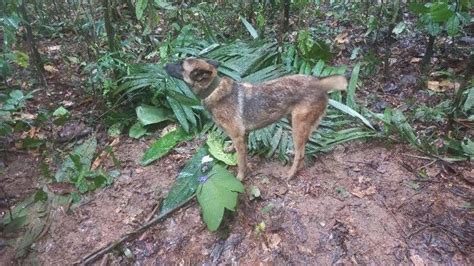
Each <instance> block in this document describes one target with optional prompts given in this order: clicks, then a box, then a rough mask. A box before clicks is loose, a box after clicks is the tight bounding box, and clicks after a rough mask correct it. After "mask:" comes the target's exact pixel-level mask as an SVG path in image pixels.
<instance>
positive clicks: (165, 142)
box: [140, 127, 192, 165]
mask: <svg viewBox="0 0 474 266" xmlns="http://www.w3.org/2000/svg"><path fill="white" fill-rule="evenodd" d="M191 138H192V135H191V134H189V133H187V132H186V131H184V130H183V129H182V128H180V127H178V128H177V129H176V130H173V131H171V132H168V133H167V134H166V135H164V136H163V137H161V138H160V139H159V140H157V141H155V142H154V143H153V144H152V145H151V147H150V148H149V149H148V150H147V151H146V152H145V154H144V155H143V157H142V159H141V160H140V164H141V165H148V164H150V163H152V162H154V161H156V160H158V159H160V158H161V157H163V156H164V155H166V154H168V152H170V151H171V150H172V149H173V147H174V146H176V145H177V144H178V143H181V142H183V141H186V140H189V139H191Z"/></svg>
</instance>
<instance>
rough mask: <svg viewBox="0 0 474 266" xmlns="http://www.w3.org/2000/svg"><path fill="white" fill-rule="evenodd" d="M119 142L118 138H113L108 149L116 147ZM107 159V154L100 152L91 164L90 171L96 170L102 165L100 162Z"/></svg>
mask: <svg viewBox="0 0 474 266" xmlns="http://www.w3.org/2000/svg"><path fill="white" fill-rule="evenodd" d="M119 142H120V137H117V138H115V139H114V140H112V142H111V143H110V144H109V146H110V147H114V146H116V145H117V144H118V143H119ZM108 157H109V153H108V152H107V151H102V152H101V153H100V155H99V156H97V158H96V159H95V160H94V162H93V163H92V166H91V170H92V171H94V170H96V169H97V168H98V167H99V165H100V164H101V163H102V161H104V160H105V159H107V158H108Z"/></svg>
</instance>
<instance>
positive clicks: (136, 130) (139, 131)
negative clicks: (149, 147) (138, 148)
mask: <svg viewBox="0 0 474 266" xmlns="http://www.w3.org/2000/svg"><path fill="white" fill-rule="evenodd" d="M145 134H146V128H145V127H144V126H143V124H142V123H141V122H140V121H137V122H136V123H135V124H133V125H132V126H131V127H130V130H129V131H128V136H129V137H131V138H134V139H139V138H141V137H142V136H143V135H145Z"/></svg>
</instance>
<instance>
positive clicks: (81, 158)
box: [54, 136, 113, 193]
mask: <svg viewBox="0 0 474 266" xmlns="http://www.w3.org/2000/svg"><path fill="white" fill-rule="evenodd" d="M96 148H97V140H96V138H95V137H94V136H93V137H90V138H89V139H87V140H86V141H84V143H83V144H81V145H79V146H77V147H76V148H75V149H74V151H73V152H72V153H70V154H68V155H67V157H66V159H65V160H64V161H63V163H62V165H61V166H60V168H59V169H58V171H57V172H56V174H55V176H54V180H55V181H56V182H70V183H72V184H74V185H75V187H76V188H77V190H78V191H79V192H80V193H86V192H88V191H93V190H95V189H96V188H100V187H104V186H106V185H110V184H111V183H112V182H113V176H112V175H109V174H107V173H105V172H104V171H102V170H92V169H91V167H92V159H93V156H94V154H95V151H96Z"/></svg>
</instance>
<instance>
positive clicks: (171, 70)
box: [165, 63, 184, 80]
mask: <svg viewBox="0 0 474 266" xmlns="http://www.w3.org/2000/svg"><path fill="white" fill-rule="evenodd" d="M165 70H166V73H168V75H170V76H172V77H174V78H177V79H181V80H182V79H183V71H184V69H183V66H182V64H181V63H176V64H166V66H165Z"/></svg>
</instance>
